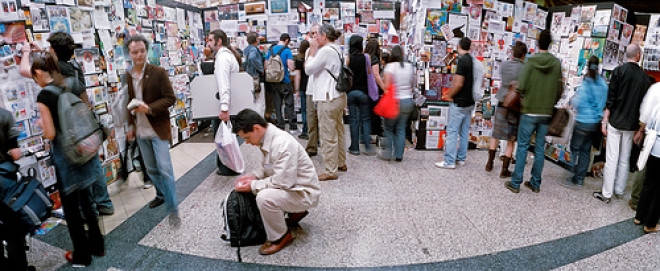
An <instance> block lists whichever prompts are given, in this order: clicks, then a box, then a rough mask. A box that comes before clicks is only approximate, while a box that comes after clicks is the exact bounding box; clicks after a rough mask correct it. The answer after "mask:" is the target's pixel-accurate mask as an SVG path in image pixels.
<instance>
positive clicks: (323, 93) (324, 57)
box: [305, 24, 348, 181]
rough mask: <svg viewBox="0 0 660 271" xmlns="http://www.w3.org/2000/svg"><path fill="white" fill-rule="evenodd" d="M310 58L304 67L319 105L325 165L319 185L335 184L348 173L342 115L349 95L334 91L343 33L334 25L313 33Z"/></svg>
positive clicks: (314, 98)
mask: <svg viewBox="0 0 660 271" xmlns="http://www.w3.org/2000/svg"><path fill="white" fill-rule="evenodd" d="M310 36H311V37H312V39H311V40H310V42H309V43H310V47H309V55H308V57H307V61H306V63H305V72H306V73H307V74H308V75H309V77H310V78H311V79H310V80H311V81H312V82H313V83H312V85H311V86H310V91H313V92H314V93H313V96H312V97H313V98H312V100H313V101H314V102H315V103H316V104H317V112H318V122H319V138H320V140H321V152H322V153H323V165H324V166H325V169H324V170H323V173H321V174H320V175H319V180H320V181H327V180H336V179H337V178H338V176H337V171H346V170H347V169H348V168H347V167H346V133H345V132H344V120H343V113H344V108H346V93H343V92H339V91H337V89H336V88H335V87H336V86H337V81H335V79H334V78H333V77H337V75H339V71H340V69H341V67H342V65H343V63H342V61H341V60H342V58H343V57H342V53H341V49H339V46H337V45H336V44H335V40H337V39H338V38H339V37H340V36H341V32H339V31H337V30H335V28H334V27H333V26H332V25H329V24H324V25H323V26H321V27H319V28H318V31H316V32H310ZM331 73H332V75H331Z"/></svg>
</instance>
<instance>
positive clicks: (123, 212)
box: [100, 132, 215, 234]
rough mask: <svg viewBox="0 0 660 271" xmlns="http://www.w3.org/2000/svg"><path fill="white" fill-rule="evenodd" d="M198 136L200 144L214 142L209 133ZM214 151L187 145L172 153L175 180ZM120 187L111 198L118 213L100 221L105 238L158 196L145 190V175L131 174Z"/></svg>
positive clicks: (205, 146) (206, 145)
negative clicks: (143, 176) (143, 178)
mask: <svg viewBox="0 0 660 271" xmlns="http://www.w3.org/2000/svg"><path fill="white" fill-rule="evenodd" d="M196 136H197V137H199V138H198V140H199V141H209V142H210V141H211V140H210V138H208V137H210V134H209V133H205V132H200V133H198V134H197V135H196ZM200 138H201V139H200ZM214 151H215V146H214V145H213V143H190V142H187V141H184V142H183V143H181V144H179V145H177V146H175V147H174V148H172V149H170V157H171V159H172V167H173V168H174V177H175V179H176V180H178V179H179V178H181V176H183V174H185V173H186V172H188V170H190V169H191V168H193V167H194V166H195V165H196V164H197V163H199V162H200V161H201V160H202V159H204V158H206V156H208V155H209V154H210V153H211V152H214ZM119 187H120V188H121V191H116V192H115V193H114V195H111V196H110V199H111V200H112V203H113V204H114V206H115V213H114V214H113V215H111V216H102V217H101V219H100V220H101V221H100V225H101V226H102V228H101V230H102V231H103V233H104V234H108V233H110V232H111V231H112V230H114V229H115V228H116V227H117V226H119V225H120V224H121V223H122V222H124V221H125V220H126V219H127V218H129V217H130V216H132V215H133V214H135V213H136V212H137V211H138V210H140V209H141V208H142V207H144V206H145V205H147V203H149V201H151V200H152V199H153V198H154V197H155V196H156V190H155V188H153V187H152V188H150V189H144V188H143V182H142V172H132V173H131V174H130V175H129V177H128V181H126V182H125V183H124V184H122V185H120V186H119Z"/></svg>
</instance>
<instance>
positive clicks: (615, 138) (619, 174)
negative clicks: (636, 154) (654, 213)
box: [602, 124, 635, 198]
mask: <svg viewBox="0 0 660 271" xmlns="http://www.w3.org/2000/svg"><path fill="white" fill-rule="evenodd" d="M634 133H635V131H620V130H617V129H616V128H614V127H612V125H609V124H608V125H607V146H606V148H607V149H606V152H607V153H606V156H605V168H604V169H603V190H602V191H603V196H605V197H607V198H611V197H612V193H616V194H617V195H623V190H625V189H626V182H627V181H628V171H629V169H630V150H631V148H632V142H633V135H634Z"/></svg>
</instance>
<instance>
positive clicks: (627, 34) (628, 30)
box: [619, 23, 634, 47]
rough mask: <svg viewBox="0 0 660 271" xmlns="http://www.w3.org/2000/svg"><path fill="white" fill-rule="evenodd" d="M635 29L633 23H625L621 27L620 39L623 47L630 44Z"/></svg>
mask: <svg viewBox="0 0 660 271" xmlns="http://www.w3.org/2000/svg"><path fill="white" fill-rule="evenodd" d="M633 29H634V27H633V26H632V25H631V24H628V23H623V27H622V28H621V39H620V41H619V43H620V45H621V47H626V46H628V44H630V40H631V39H632V35H633Z"/></svg>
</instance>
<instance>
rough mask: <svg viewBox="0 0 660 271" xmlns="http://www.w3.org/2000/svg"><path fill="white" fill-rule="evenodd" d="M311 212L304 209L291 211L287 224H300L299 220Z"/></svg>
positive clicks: (291, 225)
mask: <svg viewBox="0 0 660 271" xmlns="http://www.w3.org/2000/svg"><path fill="white" fill-rule="evenodd" d="M308 214H309V211H304V212H301V213H289V217H288V218H287V219H285V220H286V225H287V226H289V227H296V226H298V222H300V220H302V219H303V218H305V217H306V216H307V215H308Z"/></svg>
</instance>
